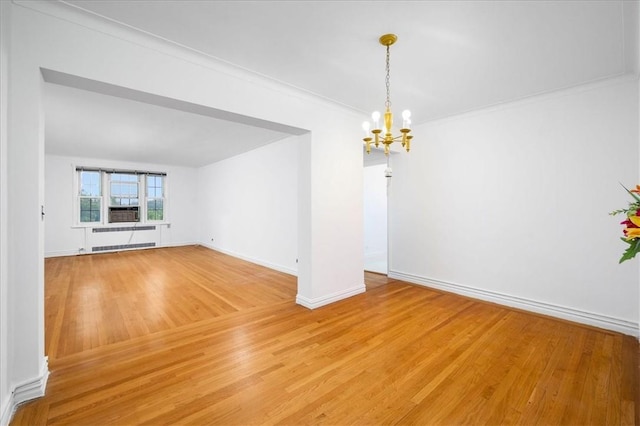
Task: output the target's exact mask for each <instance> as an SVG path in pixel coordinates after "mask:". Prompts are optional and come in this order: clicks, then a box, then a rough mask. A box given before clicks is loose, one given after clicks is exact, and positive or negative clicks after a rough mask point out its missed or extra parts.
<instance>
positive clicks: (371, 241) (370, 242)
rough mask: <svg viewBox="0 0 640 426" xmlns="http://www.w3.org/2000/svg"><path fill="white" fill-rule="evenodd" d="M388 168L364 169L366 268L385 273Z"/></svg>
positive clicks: (383, 166)
mask: <svg viewBox="0 0 640 426" xmlns="http://www.w3.org/2000/svg"><path fill="white" fill-rule="evenodd" d="M365 155H366V154H365ZM386 168H387V165H386V164H378V165H375V166H368V167H365V168H364V171H363V183H364V195H363V205H364V208H363V211H364V219H363V220H364V269H365V270H366V271H372V272H379V273H383V274H386V273H387V269H388V267H387V183H388V178H386V177H385V175H384V170H385V169H386Z"/></svg>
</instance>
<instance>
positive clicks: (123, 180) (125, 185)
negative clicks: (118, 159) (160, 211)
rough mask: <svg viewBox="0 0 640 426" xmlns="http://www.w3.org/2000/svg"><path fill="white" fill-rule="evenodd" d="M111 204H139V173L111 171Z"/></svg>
mask: <svg viewBox="0 0 640 426" xmlns="http://www.w3.org/2000/svg"><path fill="white" fill-rule="evenodd" d="M109 194H110V202H109V205H110V206H137V205H138V200H139V198H138V175H137V174H126V173H109Z"/></svg>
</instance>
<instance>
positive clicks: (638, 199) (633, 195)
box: [620, 184, 640, 203]
mask: <svg viewBox="0 0 640 426" xmlns="http://www.w3.org/2000/svg"><path fill="white" fill-rule="evenodd" d="M620 185H622V184H620ZM622 187H623V188H624V189H625V191H627V192H628V193H629V195H631V196H632V197H633V198H634V199H635V200H636V201H637V202H638V203H640V197H639V196H638V195H637V194H635V193H633V192H631V191H629V190H628V189H627V188H626V187H625V186H624V185H622Z"/></svg>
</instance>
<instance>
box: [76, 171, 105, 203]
mask: <svg viewBox="0 0 640 426" xmlns="http://www.w3.org/2000/svg"><path fill="white" fill-rule="evenodd" d="M80 195H84V196H94V197H95V196H100V195H101V191H100V172H86V171H80Z"/></svg>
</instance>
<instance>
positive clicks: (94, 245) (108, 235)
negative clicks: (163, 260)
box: [85, 225, 161, 253]
mask: <svg viewBox="0 0 640 426" xmlns="http://www.w3.org/2000/svg"><path fill="white" fill-rule="evenodd" d="M89 230H90V232H86V234H85V238H86V242H85V247H87V248H89V250H90V251H91V252H93V253H95V252H104V251H114V250H131V249H137V248H147V247H156V246H159V245H160V237H161V235H160V227H156V226H154V225H145V226H117V227H99V228H87V231H89Z"/></svg>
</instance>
